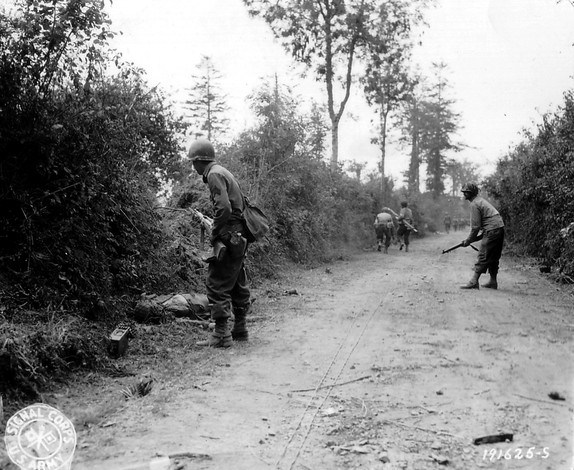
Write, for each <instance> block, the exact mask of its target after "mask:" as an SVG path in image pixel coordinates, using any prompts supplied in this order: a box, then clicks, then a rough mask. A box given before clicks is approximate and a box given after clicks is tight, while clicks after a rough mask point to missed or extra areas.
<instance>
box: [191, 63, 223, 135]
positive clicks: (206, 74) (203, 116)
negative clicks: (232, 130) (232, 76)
mask: <svg viewBox="0 0 574 470" xmlns="http://www.w3.org/2000/svg"><path fill="white" fill-rule="evenodd" d="M197 69H198V71H199V73H198V74H197V75H194V76H193V77H192V79H193V84H192V86H191V87H190V88H188V89H187V91H188V93H189V97H188V99H187V100H186V101H185V103H184V108H185V109H186V111H187V116H186V117H188V118H189V119H190V120H191V124H192V126H193V127H194V128H195V130H194V133H195V135H196V136H199V135H201V134H204V133H205V135H206V137H207V138H208V139H209V140H217V138H218V137H219V136H221V135H223V134H224V133H225V126H226V124H227V123H228V122H229V120H228V119H227V118H226V117H225V113H226V112H227V111H228V109H229V107H228V106H227V104H226V102H225V95H223V94H222V93H221V89H220V86H219V81H220V80H221V74H220V73H219V71H218V70H217V69H216V68H215V65H214V64H213V61H212V60H211V58H210V57H209V56H206V55H204V56H202V58H201V61H200V62H199V64H198V65H197Z"/></svg>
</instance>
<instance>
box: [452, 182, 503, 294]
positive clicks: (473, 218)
mask: <svg viewBox="0 0 574 470" xmlns="http://www.w3.org/2000/svg"><path fill="white" fill-rule="evenodd" d="M462 194H463V195H464V198H465V199H466V200H467V201H470V233H469V234H468V237H467V238H466V239H465V240H463V241H462V244H463V246H468V245H470V244H471V243H472V242H474V241H477V240H482V242H481V244H480V250H479V252H478V259H477V261H476V264H475V265H474V275H473V276H472V279H471V280H470V281H469V282H468V283H467V284H465V285H464V286H460V287H461V289H478V288H479V285H478V279H479V278H480V275H481V274H484V273H486V272H487V271H488V273H489V274H490V280H489V281H488V282H487V283H486V284H483V285H482V287H486V288H488V289H498V280H497V275H498V267H499V261H500V256H501V255H502V246H503V244H504V222H503V221H502V217H501V216H500V214H499V213H498V211H497V210H496V209H495V208H494V206H493V205H492V204H490V203H489V202H488V201H486V200H485V199H483V198H481V197H480V196H478V186H476V184H473V183H467V184H465V185H464V186H463V187H462ZM479 232H480V233H479Z"/></svg>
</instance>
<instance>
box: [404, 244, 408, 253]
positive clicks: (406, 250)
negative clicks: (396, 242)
mask: <svg viewBox="0 0 574 470" xmlns="http://www.w3.org/2000/svg"><path fill="white" fill-rule="evenodd" d="M408 252H409V245H405V253H408Z"/></svg>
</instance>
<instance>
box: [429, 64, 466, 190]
mask: <svg viewBox="0 0 574 470" xmlns="http://www.w3.org/2000/svg"><path fill="white" fill-rule="evenodd" d="M446 69H447V65H446V64H445V63H443V62H441V63H434V64H433V71H434V77H433V78H434V83H433V84H432V85H431V87H430V88H429V90H428V96H427V99H426V101H425V110H424V111H425V114H426V120H425V121H426V123H427V127H426V129H425V131H426V141H425V147H424V154H425V159H426V163H427V179H426V186H427V190H429V191H430V192H432V194H433V196H434V197H438V196H439V195H440V194H442V193H443V192H444V170H445V165H446V158H447V155H446V153H447V152H448V151H458V150H459V149H460V146H459V145H457V144H456V143H454V142H453V139H452V137H453V135H454V134H455V133H456V132H457V130H458V128H459V121H460V115H459V114H457V113H455V112H454V111H453V105H454V103H455V102H454V100H452V99H449V98H448V93H447V90H448V87H449V83H448V81H447V79H446V77H445V72H446Z"/></svg>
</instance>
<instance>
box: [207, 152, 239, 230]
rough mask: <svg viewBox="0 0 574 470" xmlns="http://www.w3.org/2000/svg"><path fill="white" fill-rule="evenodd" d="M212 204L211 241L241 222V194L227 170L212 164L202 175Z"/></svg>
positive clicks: (235, 181)
mask: <svg viewBox="0 0 574 470" xmlns="http://www.w3.org/2000/svg"><path fill="white" fill-rule="evenodd" d="M203 182H204V183H206V184H207V186H208V188H209V193H210V195H211V202H212V203H213V211H214V215H213V230H212V232H211V239H212V241H213V240H215V239H217V238H218V237H220V236H221V235H222V234H224V233H225V232H227V231H228V229H229V227H230V226H232V225H235V224H240V223H242V221H243V215H242V214H243V208H244V206H243V205H244V202H243V194H242V193H241V189H240V188H239V184H238V183H237V180H236V179H235V177H234V176H233V175H232V174H231V172H230V171H229V170H227V169H226V168H224V167H222V166H221V165H219V164H217V163H215V162H212V163H210V164H209V165H208V166H207V168H206V169H205V172H204V173H203Z"/></svg>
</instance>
